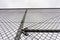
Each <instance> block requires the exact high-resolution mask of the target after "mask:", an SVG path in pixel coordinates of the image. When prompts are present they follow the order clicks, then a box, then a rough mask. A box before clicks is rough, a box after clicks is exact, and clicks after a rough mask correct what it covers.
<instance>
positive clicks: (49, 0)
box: [0, 0, 60, 8]
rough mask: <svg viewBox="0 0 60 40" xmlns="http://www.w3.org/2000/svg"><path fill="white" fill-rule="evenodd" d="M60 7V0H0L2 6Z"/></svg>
mask: <svg viewBox="0 0 60 40" xmlns="http://www.w3.org/2000/svg"><path fill="white" fill-rule="evenodd" d="M50 7H51V8H52V7H53V8H60V0H0V8H50Z"/></svg>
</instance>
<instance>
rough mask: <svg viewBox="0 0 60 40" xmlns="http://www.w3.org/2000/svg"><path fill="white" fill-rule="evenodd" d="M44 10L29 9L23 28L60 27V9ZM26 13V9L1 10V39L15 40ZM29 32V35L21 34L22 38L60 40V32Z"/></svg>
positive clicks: (28, 39) (24, 39) (27, 39)
mask: <svg viewBox="0 0 60 40" xmlns="http://www.w3.org/2000/svg"><path fill="white" fill-rule="evenodd" d="M44 10H45V9H43V10H42V11H41V10H40V9H39V10H28V12H27V15H26V20H25V23H24V27H23V28H25V27H28V29H48V30H49V29H60V12H59V9H54V10H52V11H51V10H50V9H48V10H49V11H46V10H47V9H46V10H45V11H44ZM36 11H37V12H36ZM24 13H25V10H0V40H14V37H15V36H16V32H17V30H18V28H19V26H20V22H21V20H22V18H23V15H24ZM31 19H32V20H31ZM28 34H29V35H28V36H25V35H24V34H21V39H20V40H60V33H50V32H48V33H45V32H44V33H42V32H40V33H37V32H35V33H33V32H31V33H29V32H28Z"/></svg>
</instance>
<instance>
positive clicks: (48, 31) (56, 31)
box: [23, 29, 60, 32]
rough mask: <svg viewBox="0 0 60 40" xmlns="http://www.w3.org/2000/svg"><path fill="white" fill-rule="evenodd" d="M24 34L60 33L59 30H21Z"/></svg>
mask: <svg viewBox="0 0 60 40" xmlns="http://www.w3.org/2000/svg"><path fill="white" fill-rule="evenodd" d="M23 31H24V32H60V30H34V29H32V30H30V29H28V30H23Z"/></svg>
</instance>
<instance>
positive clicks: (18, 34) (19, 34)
mask: <svg viewBox="0 0 60 40" xmlns="http://www.w3.org/2000/svg"><path fill="white" fill-rule="evenodd" d="M26 14H27V9H26V11H25V14H24V16H23V19H22V21H21V24H20V26H19V28H18V31H17V33H16V36H15V38H14V40H19V39H20V36H21V34H22V33H24V32H23V31H22V29H23V25H24V21H25V17H26Z"/></svg>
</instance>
